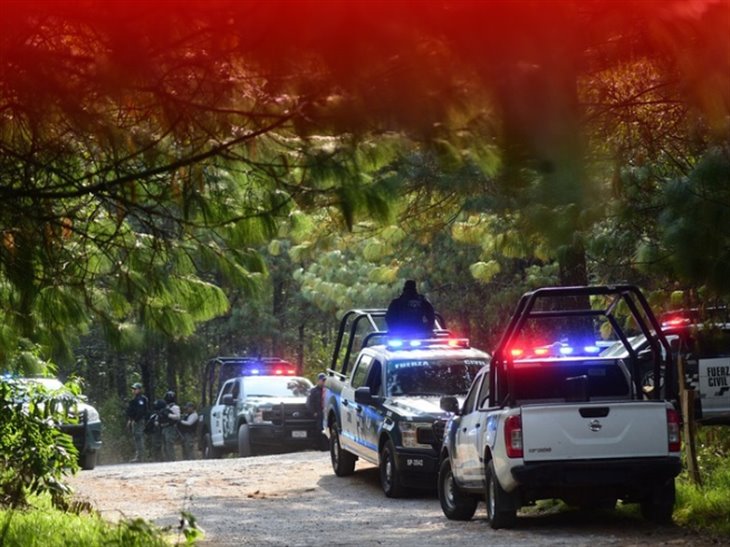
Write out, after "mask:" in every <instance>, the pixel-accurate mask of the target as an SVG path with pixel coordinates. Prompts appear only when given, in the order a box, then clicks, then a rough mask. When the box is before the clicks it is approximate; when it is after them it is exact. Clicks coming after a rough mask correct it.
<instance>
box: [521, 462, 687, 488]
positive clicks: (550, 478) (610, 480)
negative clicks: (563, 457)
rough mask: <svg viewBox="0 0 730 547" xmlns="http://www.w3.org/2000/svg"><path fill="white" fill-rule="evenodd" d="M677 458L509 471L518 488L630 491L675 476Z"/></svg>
mask: <svg viewBox="0 0 730 547" xmlns="http://www.w3.org/2000/svg"><path fill="white" fill-rule="evenodd" d="M681 468H682V465H681V462H680V460H679V458H674V457H659V458H641V459H636V458H625V459H611V460H579V461H567V462H566V461H562V462H535V463H526V464H524V465H520V466H517V467H515V468H513V469H512V476H513V477H514V478H515V480H516V481H517V482H518V483H519V484H520V486H521V487H527V488H579V487H615V488H618V489H621V488H628V489H633V488H634V487H636V486H637V485H649V484H655V483H656V482H658V481H664V480H668V479H672V478H674V477H676V476H677V475H678V474H679V472H680V471H681Z"/></svg>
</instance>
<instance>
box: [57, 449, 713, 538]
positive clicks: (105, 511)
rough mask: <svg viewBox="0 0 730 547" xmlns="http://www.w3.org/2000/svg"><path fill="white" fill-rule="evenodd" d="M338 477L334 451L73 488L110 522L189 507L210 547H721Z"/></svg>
mask: <svg viewBox="0 0 730 547" xmlns="http://www.w3.org/2000/svg"><path fill="white" fill-rule="evenodd" d="M356 469H357V471H356V473H355V475H354V476H352V477H347V478H339V477H336V476H335V475H334V474H333V472H332V468H331V467H330V462H329V454H328V453H326V452H300V453H295V454H283V455H275V456H260V457H255V458H245V459H240V458H227V459H223V460H195V461H185V462H174V463H150V464H127V465H110V466H100V467H97V468H96V469H95V470H93V471H82V472H81V473H79V475H77V476H76V477H74V478H73V479H72V480H71V481H70V482H71V484H72V486H73V487H74V489H75V490H76V492H77V495H78V496H79V497H80V498H83V499H86V500H88V501H91V502H92V504H93V505H94V506H95V507H96V508H97V509H98V510H99V511H100V512H101V513H102V515H103V516H104V517H105V518H107V519H112V520H116V519H118V518H120V517H127V518H133V517H143V518H145V519H149V520H152V521H154V522H155V523H157V524H159V525H162V526H167V525H172V526H176V525H177V523H178V521H179V517H180V511H189V512H191V513H192V514H193V515H195V517H196V518H197V519H198V522H199V524H200V526H201V527H202V528H203V529H204V530H205V532H206V535H205V540H204V542H203V544H204V545H257V546H266V545H277V546H279V545H292V546H295V545H316V546H322V545H350V546H370V545H397V546H422V545H448V546H450V547H456V546H457V545H490V546H496V545H505V546H506V545H509V546H512V545H518V546H520V545H524V546H528V545H529V546H537V547H541V546H543V547H544V546H548V545H550V546H552V545H570V546H591V547H595V546H598V545H621V546H625V545H631V546H634V545H677V546H679V545H685V544H692V545H713V544H715V543H713V542H712V541H711V540H709V539H704V538H700V537H697V536H695V535H693V534H691V533H689V532H686V531H684V530H682V529H680V528H678V527H671V528H657V527H655V526H652V525H650V524H648V523H646V522H644V521H643V520H641V519H640V518H632V517H626V516H622V515H619V514H616V513H613V512H605V513H581V512H578V511H575V512H567V513H561V514H543V515H530V516H526V517H523V518H521V519H520V521H519V524H518V526H517V527H516V528H515V529H513V530H498V531H494V530H492V529H490V528H489V526H488V524H487V522H486V518H485V511H484V506H483V505H482V506H480V508H479V509H478V510H477V514H476V516H475V518H474V519H473V520H472V521H470V522H451V521H449V520H447V519H446V517H444V515H443V513H442V512H441V507H440V506H439V502H438V499H437V497H436V495H435V493H423V494H420V495H416V496H415V497H412V498H408V499H402V500H394V499H388V498H386V497H385V496H384V495H383V493H382V491H381V489H380V484H379V481H378V473H377V469H376V468H374V467H372V466H370V465H367V464H362V463H360V462H358V465H357V468H356Z"/></svg>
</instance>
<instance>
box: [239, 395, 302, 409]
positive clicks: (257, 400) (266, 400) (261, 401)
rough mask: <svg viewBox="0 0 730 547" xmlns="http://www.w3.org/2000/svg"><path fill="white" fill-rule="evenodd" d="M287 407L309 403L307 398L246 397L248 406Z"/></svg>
mask: <svg viewBox="0 0 730 547" xmlns="http://www.w3.org/2000/svg"><path fill="white" fill-rule="evenodd" d="M282 403H284V404H286V405H303V404H306V403H307V398H306V397H256V396H251V397H246V404H247V405H252V406H256V407H260V406H276V405H280V404H282Z"/></svg>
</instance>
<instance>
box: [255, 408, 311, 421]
mask: <svg viewBox="0 0 730 547" xmlns="http://www.w3.org/2000/svg"><path fill="white" fill-rule="evenodd" d="M262 418H263V420H264V421H266V422H272V423H273V424H274V425H282V424H283V423H284V422H286V423H288V424H296V423H305V422H311V421H312V420H313V419H314V417H313V416H312V415H311V414H310V413H309V411H308V410H307V406H306V405H303V404H284V403H281V404H280V405H277V406H275V407H274V408H272V409H271V410H266V411H264V412H263V413H262Z"/></svg>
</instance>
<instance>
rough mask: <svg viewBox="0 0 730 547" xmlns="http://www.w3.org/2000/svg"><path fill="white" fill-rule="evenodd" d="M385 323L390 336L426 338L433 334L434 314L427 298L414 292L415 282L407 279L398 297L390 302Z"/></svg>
mask: <svg viewBox="0 0 730 547" xmlns="http://www.w3.org/2000/svg"><path fill="white" fill-rule="evenodd" d="M385 322H386V323H387V324H388V332H389V333H391V334H395V335H398V336H404V335H405V336H424V337H428V336H431V335H432V334H433V329H434V325H435V322H436V314H435V312H434V309H433V306H432V305H431V302H429V301H428V298H426V297H425V296H423V295H422V294H419V293H418V291H417V290H416V282H415V281H413V280H412V279H409V280H408V281H406V282H405V285H403V292H402V293H401V294H400V296H399V297H398V298H394V299H393V300H392V301H391V302H390V305H389V306H388V311H387V312H386V314H385Z"/></svg>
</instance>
